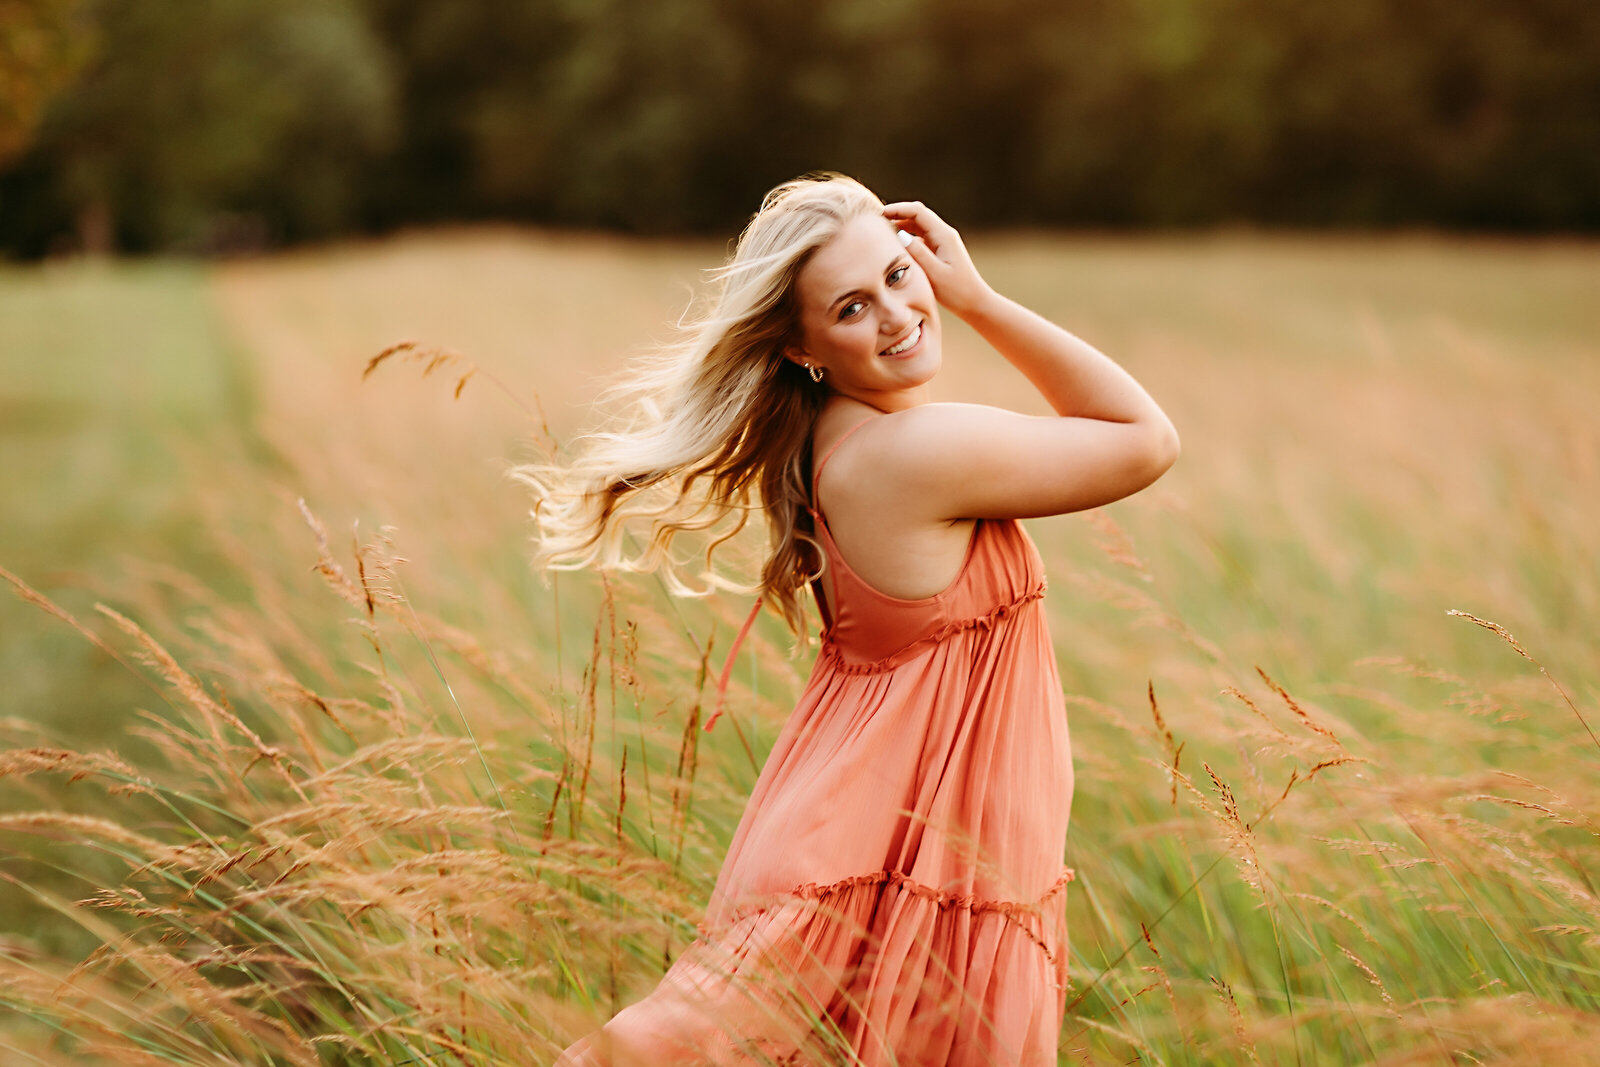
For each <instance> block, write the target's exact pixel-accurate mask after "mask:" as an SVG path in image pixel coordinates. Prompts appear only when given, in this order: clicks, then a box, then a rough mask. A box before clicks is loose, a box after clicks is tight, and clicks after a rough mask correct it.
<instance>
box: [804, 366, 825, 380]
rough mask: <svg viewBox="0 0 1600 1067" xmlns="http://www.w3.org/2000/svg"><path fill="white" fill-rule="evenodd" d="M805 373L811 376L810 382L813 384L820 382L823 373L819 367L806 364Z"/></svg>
mask: <svg viewBox="0 0 1600 1067" xmlns="http://www.w3.org/2000/svg"><path fill="white" fill-rule="evenodd" d="M806 373H807V374H809V375H811V380H812V381H814V382H820V381H822V373H823V371H822V368H821V367H813V366H812V365H811V364H809V363H807V364H806Z"/></svg>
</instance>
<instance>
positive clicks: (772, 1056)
mask: <svg viewBox="0 0 1600 1067" xmlns="http://www.w3.org/2000/svg"><path fill="white" fill-rule="evenodd" d="M867 421H870V419H869V420H867ZM859 425H861V424H858V425H857V427H853V428H852V429H851V430H850V431H848V432H847V433H846V434H845V435H844V436H843V437H841V438H840V439H839V441H838V442H837V443H835V445H834V446H833V449H831V450H830V451H829V452H828V454H827V455H826V456H824V457H823V459H822V461H821V462H820V463H818V464H817V466H816V471H815V473H814V474H813V477H812V500H813V501H816V499H817V497H816V484H817V479H818V478H820V476H821V473H822V468H823V466H824V465H825V464H826V463H827V461H828V459H829V458H831V457H832V455H833V452H834V450H837V448H838V447H839V445H840V444H842V443H843V442H844V440H845V439H846V438H848V437H849V436H850V434H851V433H854V431H855V429H857V428H859ZM811 515H812V517H813V521H814V525H815V529H816V536H817V539H818V540H819V542H820V543H821V545H822V547H823V550H824V552H825V553H826V555H827V561H828V566H829V567H830V568H831V571H832V577H833V604H832V610H831V611H829V610H828V605H827V604H826V603H825V601H824V597H822V596H821V595H820V594H819V596H818V598H817V599H818V603H819V604H820V605H822V607H823V621H824V623H825V628H824V630H823V635H822V648H821V651H820V653H819V655H818V657H817V661H816V665H815V667H814V669H813V671H812V674H811V678H810V681H809V682H808V684H807V685H806V688H805V691H804V693H803V695H802V696H801V698H800V702H799V705H798V706H797V707H796V708H795V711H794V713H793V715H792V717H791V718H790V719H789V722H788V724H787V725H786V726H785V727H784V729H783V732H782V734H781V735H780V736H779V738H778V740H777V742H776V744H775V745H774V747H773V749H772V753H771V755H770V756H769V757H768V758H767V763H766V766H765V768H764V769H763V770H762V772H761V776H760V779H759V781H758V782H757V783H756V786H755V790H754V792H753V793H752V795H751V798H750V803H749V806H748V807H747V808H746V809H745V812H744V817H743V819H742V820H741V822H740V824H739V828H738V831H737V832H736V833H735V835H734V838H733V842H732V844H731V845H730V847H729V850H728V856H727V860H726V862H725V863H724V865H723V868H722V872H721V874H720V876H719V878H718V880H717V886H716V890H715V892H714V894H713V895H712V899H711V904H710V907H709V909H708V911H707V915H706V920H705V923H704V924H703V927H702V929H703V931H704V936H702V937H701V938H700V939H699V940H698V941H696V942H695V943H694V944H693V945H692V946H690V948H689V949H688V950H686V951H685V953H684V954H683V955H682V956H681V957H680V958H679V959H678V961H677V962H676V963H675V964H674V966H673V967H672V968H671V970H670V971H669V972H668V974H667V975H666V977H665V978H664V979H663V981H662V984H661V986H660V987H659V988H658V989H657V991H656V992H655V993H653V994H651V996H649V997H647V998H645V999H644V1000H643V1001H640V1002H639V1003H637V1004H635V1005H633V1006H632V1007H630V1008H628V1009H626V1010H624V1011H623V1012H621V1013H619V1014H618V1016H617V1017H616V1018H615V1019H614V1020H613V1021H612V1022H611V1024H609V1025H608V1026H607V1027H606V1033H607V1034H608V1035H609V1036H610V1037H611V1038H612V1039H613V1040H615V1041H618V1042H619V1043H620V1045H621V1047H625V1048H631V1049H637V1050H640V1051H646V1050H648V1051H649V1052H650V1054H651V1055H650V1060H651V1062H654V1063H679V1062H681V1063H718V1064H721V1063H726V1064H745V1063H751V1062H777V1063H795V1064H811V1063H835V1062H845V1063H852V1064H854V1063H860V1064H870V1065H874V1067H876V1065H879V1064H901V1065H908V1067H909V1065H915V1067H933V1065H950V1067H956V1065H960V1067H969V1065H970V1067H998V1065H1001V1064H1004V1065H1007V1067H1016V1065H1018V1064H1024V1065H1029V1067H1033V1065H1044V1064H1049V1065H1054V1064H1055V1063H1056V1048H1057V1040H1058V1034H1059V1031H1060V1028H1061V1020H1062V1014H1063V1011H1064V1005H1065V990H1066V981H1067V936H1066V917H1065V913H1064V900H1063V897H1064V893H1065V887H1066V884H1067V883H1068V882H1069V881H1070V880H1071V879H1072V872H1071V871H1070V870H1067V869H1065V868H1063V866H1062V857H1063V852H1064V850H1065V845H1066V834H1067V817H1068V811H1069V808H1070V807H1071V802H1072V786H1073V777H1072V756H1071V750H1070V746H1069V741H1068V736H1067V720H1066V711H1065V706H1064V701H1063V699H1062V695H1061V685H1060V682H1059V680H1058V677H1057V674H1056V664H1055V656H1054V653H1053V651H1052V648H1051V644H1050V637H1049V634H1048V632H1047V629H1046V625H1045V616H1044V611H1043V605H1042V604H1041V598H1042V597H1043V596H1044V588H1045V580H1044V572H1043V563H1042V561H1041V560H1040V558H1039V553H1038V550H1037V549H1036V548H1035V547H1034V545H1033V542H1032V541H1031V540H1030V539H1029V538H1028V535H1027V534H1026V533H1025V532H1024V531H1023V529H1022V527H1021V526H1019V525H1018V524H1017V523H1016V522H1014V521H1011V520H1005V521H996V520H982V521H979V522H978V523H977V524H976V526H975V528H974V530H973V533H972V540H971V543H970V545H969V547H968V550H967V557H966V560H965V562H964V563H963V565H962V567H961V570H960V572H959V574H958V575H957V576H956V578H955V579H954V580H953V581H952V582H951V584H950V585H949V586H948V587H947V588H946V589H945V590H944V591H943V592H941V593H938V594H936V595H934V596H931V597H926V598H924V599H921V600H901V599H898V598H895V597H891V596H888V595H886V594H884V593H881V592H878V591H877V590H876V589H874V588H872V587H871V586H869V585H868V584H867V583H866V582H865V581H863V580H862V579H861V578H860V577H859V576H858V575H857V574H856V573H855V572H854V571H852V570H851V569H850V565H849V564H848V563H847V562H846V561H845V560H844V558H843V556H841V555H840V554H839V549H838V547H837V546H836V545H835V544H834V541H833V538H832V536H831V534H830V533H829V530H828V526H827V522H826V520H825V519H824V518H823V516H822V515H821V513H820V512H819V511H818V510H817V509H816V508H815V507H813V508H812V509H811ZM818 1035H826V1036H818Z"/></svg>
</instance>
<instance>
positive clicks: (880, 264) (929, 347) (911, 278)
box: [785, 214, 942, 411]
mask: <svg viewBox="0 0 1600 1067" xmlns="http://www.w3.org/2000/svg"><path fill="white" fill-rule="evenodd" d="M795 290H796V292H795V295H796V297H797V298H798V303H799V307H800V323H799V325H800V342H799V344H796V345H791V346H790V347H789V348H788V349H787V350H786V352H785V355H787V356H788V358H789V359H791V360H794V361H795V362H796V363H800V364H802V365H803V364H808V363H809V364H811V365H812V366H817V367H821V368H822V369H823V371H824V379H823V384H822V385H821V386H818V388H823V387H824V386H826V387H830V388H832V389H833V390H834V391H835V392H837V393H841V394H843V395H845V396H849V397H853V398H855V399H857V400H861V401H863V402H864V403H867V404H870V405H872V406H873V407H876V408H878V409H880V410H883V411H897V410H900V409H902V408H906V407H911V406H913V405H915V404H920V403H922V402H923V401H925V400H926V399H927V397H926V389H925V386H926V385H927V383H928V382H929V380H931V379H932V378H933V376H934V375H935V374H937V373H938V371H939V364H940V361H941V358H942V353H941V351H940V347H939V339H940V338H939V305H938V301H936V300H935V299H934V296H933V286H931V285H930V284H929V283H928V276H927V275H926V274H924V273H923V272H922V268H921V267H919V266H917V264H916V262H915V261H913V260H912V258H911V256H910V255H909V254H908V253H907V252H906V250H905V248H903V247H902V246H901V244H900V240H899V235H898V233H897V231H896V230H895V228H894V226H893V225H892V224H890V222H889V220H888V219H885V218H884V217H883V216H881V215H875V214H874V215H860V216H857V217H856V218H854V219H851V220H850V221H849V222H848V223H846V224H845V226H844V228H843V229H842V230H840V231H839V235H838V236H837V237H835V238H834V239H833V240H832V241H830V242H829V243H828V244H826V245H823V246H822V247H821V248H819V249H817V251H816V252H815V253H814V254H813V255H812V257H811V259H810V260H809V261H808V262H807V263H806V265H805V266H804V267H802V268H801V270H800V274H799V277H798V278H796V280H795Z"/></svg>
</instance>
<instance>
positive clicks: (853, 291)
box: [828, 252, 910, 311]
mask: <svg viewBox="0 0 1600 1067" xmlns="http://www.w3.org/2000/svg"><path fill="white" fill-rule="evenodd" d="M908 258H910V257H909V256H907V255H906V253H904V252H901V253H900V254H899V255H897V256H895V257H894V258H893V259H891V260H890V261H889V265H888V266H887V267H885V268H883V273H884V274H888V273H889V272H890V271H892V270H894V269H895V267H897V266H899V264H900V261H901V260H902V259H908ZM864 292H866V290H865V289H861V288H856V289H851V290H850V291H849V292H847V293H840V294H839V295H838V296H836V297H834V298H833V303H831V304H829V305H828V310H829V311H832V310H833V309H834V308H836V307H838V306H839V305H840V304H842V303H844V302H845V301H846V300H848V299H850V298H851V297H852V296H858V295H860V294H862V293H864Z"/></svg>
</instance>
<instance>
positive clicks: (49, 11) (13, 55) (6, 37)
mask: <svg viewBox="0 0 1600 1067" xmlns="http://www.w3.org/2000/svg"><path fill="white" fill-rule="evenodd" d="M80 6H81V5H80V4H79V2H78V0H0V165H3V164H5V163H8V162H10V161H11V160H13V159H14V158H15V157H16V156H17V155H19V154H20V153H21V152H22V151H23V150H25V149H26V148H27V147H28V144H29V142H30V140H31V139H32V137H33V133H34V130H35V129H36V128H37V127H38V124H39V118H40V115H41V113H42V112H43V110H44V105H45V103H46V102H47V101H48V100H49V99H50V97H51V96H52V95H53V94H54V93H55V92H57V91H58V90H60V89H61V88H62V87H63V86H64V85H66V84H67V83H68V82H69V81H70V80H71V79H72V77H73V75H74V74H76V73H77V68H78V67H79V65H80V64H81V63H82V61H83V59H84V58H85V53H86V51H87V48H86V45H87V40H86V36H85V35H84V34H83V33H81V32H78V27H77V26H76V24H75V23H76V15H77V9H78V8H79V7H80Z"/></svg>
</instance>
